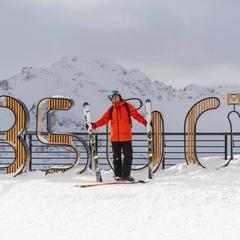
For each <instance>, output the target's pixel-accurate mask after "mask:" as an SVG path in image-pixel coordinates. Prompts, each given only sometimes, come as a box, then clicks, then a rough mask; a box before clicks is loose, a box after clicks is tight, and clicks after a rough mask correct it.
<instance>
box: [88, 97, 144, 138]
mask: <svg viewBox="0 0 240 240" xmlns="http://www.w3.org/2000/svg"><path fill="white" fill-rule="evenodd" d="M125 103H126V101H125V100H124V99H122V101H121V102H116V103H113V106H114V107H113V109H112V119H111V116H110V108H108V109H107V111H106V112H105V113H104V114H103V116H102V117H101V118H100V119H99V120H98V121H96V122H95V123H92V126H93V128H94V129H95V128H98V127H101V126H103V125H105V124H107V123H108V122H109V121H110V120H111V127H110V131H111V138H110V141H111V142H124V141H131V140H132V124H131V122H130V119H129V113H130V116H131V117H133V118H134V119H136V120H137V121H138V122H139V123H142V124H143V125H144V126H146V120H145V118H144V117H143V116H142V115H141V114H140V113H138V111H137V110H136V109H135V108H134V107H133V106H132V104H130V103H128V108H129V113H128V111H127V109H126V107H125V106H124V104H125Z"/></svg>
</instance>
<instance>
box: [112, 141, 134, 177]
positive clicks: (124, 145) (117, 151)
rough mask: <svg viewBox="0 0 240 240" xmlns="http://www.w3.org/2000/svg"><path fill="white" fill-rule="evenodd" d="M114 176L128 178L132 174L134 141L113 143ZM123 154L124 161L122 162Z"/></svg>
mask: <svg viewBox="0 0 240 240" xmlns="http://www.w3.org/2000/svg"><path fill="white" fill-rule="evenodd" d="M112 151H113V165H114V174H115V176H116V177H127V176H129V175H130V174H131V167H132V160H133V149H132V141H126V142H112ZM122 153H123V156H124V158H123V161H122Z"/></svg>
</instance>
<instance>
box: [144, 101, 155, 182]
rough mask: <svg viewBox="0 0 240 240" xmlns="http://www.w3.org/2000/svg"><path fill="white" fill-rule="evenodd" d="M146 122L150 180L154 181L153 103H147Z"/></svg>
mask: <svg viewBox="0 0 240 240" xmlns="http://www.w3.org/2000/svg"><path fill="white" fill-rule="evenodd" d="M145 110H146V121H147V142H148V178H149V179H153V161H152V156H153V134H152V124H151V122H152V102H151V100H150V99H147V100H146V101H145Z"/></svg>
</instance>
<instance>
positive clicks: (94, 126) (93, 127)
mask: <svg viewBox="0 0 240 240" xmlns="http://www.w3.org/2000/svg"><path fill="white" fill-rule="evenodd" d="M90 124H91V125H92V129H96V124H95V123H90ZM86 129H87V130H88V124H87V123H86Z"/></svg>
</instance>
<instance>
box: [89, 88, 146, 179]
mask: <svg viewBox="0 0 240 240" xmlns="http://www.w3.org/2000/svg"><path fill="white" fill-rule="evenodd" d="M108 98H109V99H110V101H111V102H112V106H113V108H112V109H111V108H108V109H107V111H106V112H105V113H104V114H103V116H102V117H101V118H100V119H99V120H98V121H96V122H95V123H92V128H93V129H96V128H98V127H101V126H103V125H105V124H107V123H108V122H109V121H110V120H111V138H110V141H111V142H112V151H113V164H114V174H115V179H116V180H117V181H121V180H123V181H134V178H133V177H131V166H132V160H133V149H132V122H131V117H133V118H134V119H136V120H137V121H138V122H139V123H142V124H143V125H144V126H146V125H147V122H146V120H145V118H144V117H143V116H142V115H141V114H140V113H138V111H137V110H136V109H135V108H134V107H133V106H132V104H130V103H127V105H128V109H127V107H126V101H125V100H124V99H123V98H122V97H121V94H120V93H119V92H118V91H116V90H113V91H111V92H110V93H109V94H108ZM122 151H123V156H124V159H123V162H122V157H121V152H122Z"/></svg>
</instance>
